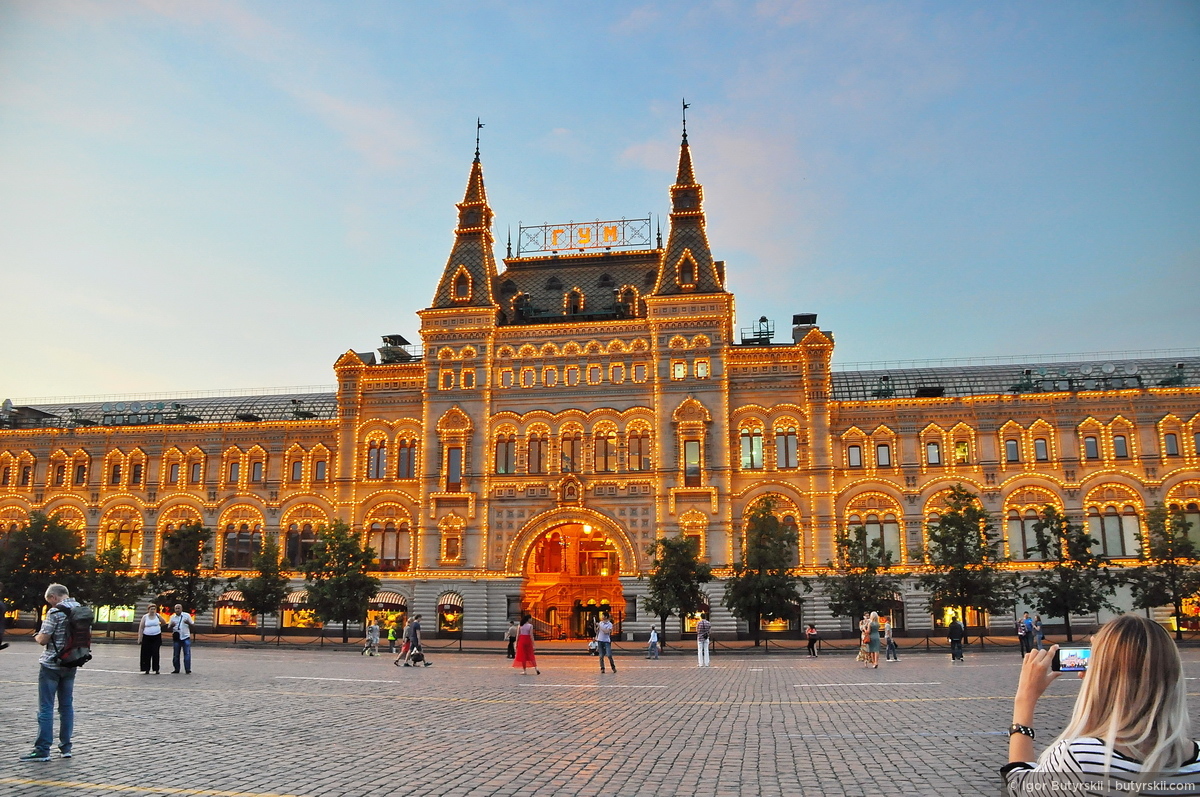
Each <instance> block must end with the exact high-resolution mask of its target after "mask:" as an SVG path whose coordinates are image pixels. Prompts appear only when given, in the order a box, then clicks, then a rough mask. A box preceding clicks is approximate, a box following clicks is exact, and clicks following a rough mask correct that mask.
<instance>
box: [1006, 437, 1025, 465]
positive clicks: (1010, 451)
mask: <svg viewBox="0 0 1200 797" xmlns="http://www.w3.org/2000/svg"><path fill="white" fill-rule="evenodd" d="M1004 461H1005V462H1020V461H1021V441H1020V440H1016V439H1014V438H1009V439H1008V440H1005V441H1004Z"/></svg>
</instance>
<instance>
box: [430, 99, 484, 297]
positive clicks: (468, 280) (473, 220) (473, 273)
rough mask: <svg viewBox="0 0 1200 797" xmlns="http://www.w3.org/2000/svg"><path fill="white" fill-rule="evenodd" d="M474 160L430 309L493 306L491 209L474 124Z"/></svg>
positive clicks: (478, 125) (479, 123) (480, 125)
mask: <svg viewBox="0 0 1200 797" xmlns="http://www.w3.org/2000/svg"><path fill="white" fill-rule="evenodd" d="M475 124H476V128H475V160H474V161H472V162H471V176H470V177H469V178H468V179H467V190H466V192H465V193H464V194H463V201H462V202H460V203H459V204H458V205H457V207H458V227H457V229H455V231H454V248H453V249H451V250H450V258H449V259H448V260H447V261H446V268H445V269H444V270H443V272H442V279H441V281H440V282H439V283H438V288H437V293H436V294H434V297H433V305H432V306H433V307H435V308H436V307H495V306H496V302H495V300H494V299H493V297H492V283H493V282H494V281H495V279H496V260H495V256H494V255H493V253H492V243H493V242H494V239H493V238H492V215H493V214H492V209H491V207H490V206H489V205H488V201H487V191H486V190H485V189H484V187H483V164H482V163H480V160H479V129H480V128H481V127H483V124H482V123H481V122H479V121H478V120H476V122H475Z"/></svg>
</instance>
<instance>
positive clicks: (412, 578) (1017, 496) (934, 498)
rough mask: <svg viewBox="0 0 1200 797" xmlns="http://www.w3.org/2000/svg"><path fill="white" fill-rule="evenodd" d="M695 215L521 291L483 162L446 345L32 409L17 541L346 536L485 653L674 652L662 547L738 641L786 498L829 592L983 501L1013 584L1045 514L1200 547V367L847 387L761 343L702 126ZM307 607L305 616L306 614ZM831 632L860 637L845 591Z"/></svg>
mask: <svg viewBox="0 0 1200 797" xmlns="http://www.w3.org/2000/svg"><path fill="white" fill-rule="evenodd" d="M670 195H671V213H670V222H669V228H668V230H667V237H666V240H665V242H664V241H663V240H662V237H661V235H657V236H655V237H654V239H653V240H652V238H651V227H650V220H649V219H641V220H633V221H628V220H622V221H619V222H596V223H594V224H587V225H582V226H581V225H561V226H558V227H555V226H553V225H551V226H545V227H535V228H521V229H520V230H519V235H518V248H517V253H516V255H515V256H514V255H513V253H512V250H511V244H510V246H509V253H508V254H509V256H508V257H506V258H505V259H504V260H503V269H502V270H501V269H499V268H498V266H497V263H496V261H495V258H494V254H493V245H494V242H493V238H492V233H491V227H492V209H491V208H490V206H489V205H488V201H487V196H486V192H485V190H484V182H483V171H482V166H481V164H480V160H479V157H478V153H476V158H475V161H474V163H473V164H472V168H471V174H470V178H469V181H468V185H467V190H466V195H465V197H464V198H463V201H462V202H461V203H460V204H459V205H458V206H457V207H458V224H457V228H456V230H455V241H454V245H453V248H452V250H451V253H450V256H449V258H448V260H447V262H446V266H445V269H444V271H443V274H442V277H441V280H440V282H439V284H438V287H437V291H436V293H435V294H434V297H433V301H432V302H431V304H430V306H429V307H428V308H427V309H425V310H422V311H421V312H420V313H419V314H418V315H419V317H420V335H421V341H422V346H420V347H416V346H410V345H409V344H408V343H407V341H405V340H404V339H403V338H401V337H400V336H388V337H385V339H384V343H385V345H384V346H383V347H382V348H381V349H380V350H379V354H378V356H376V354H375V353H370V354H361V353H356V352H353V351H348V352H346V354H344V355H343V356H342V357H341V358H339V359H338V361H337V362H336V363H335V365H334V370H335V372H336V376H337V383H338V386H337V391H336V393H311V394H303V395H268V396H249V397H246V396H242V397H214V398H197V399H185V400H178V401H169V402H164V401H141V402H106V403H98V402H82V401H81V402H72V403H69V404H60V405H37V406H29V407H6V409H5V411H4V414H3V418H2V423H3V428H0V524H3V525H2V526H0V529H7V528H10V527H13V526H15V525H19V524H20V523H22V522H23V521H24V519H25V517H26V516H27V514H28V512H29V511H31V510H41V511H45V512H47V513H51V514H57V515H58V516H59V517H60V518H61V519H62V520H64V521H65V522H67V523H68V524H70V525H72V526H74V527H76V528H78V529H79V530H80V531H81V533H83V534H85V535H86V539H87V543H88V546H89V547H90V548H91V549H92V550H96V549H99V548H103V547H105V546H106V545H108V544H109V543H110V542H111V541H114V540H116V541H120V542H122V543H123V544H125V545H127V546H128V547H130V548H131V549H132V550H133V551H134V555H135V559H136V561H137V563H138V565H139V566H140V567H143V568H152V567H154V565H155V564H156V557H157V556H158V548H159V545H158V541H159V540H160V539H161V535H162V533H163V532H164V531H165V530H167V529H169V528H171V527H172V526H174V525H177V524H179V523H182V522H185V521H192V520H199V521H202V522H203V523H204V524H205V525H206V526H208V527H210V528H212V529H213V530H214V531H215V533H216V545H215V550H214V551H213V554H212V560H211V565H212V567H213V570H214V572H216V573H218V574H219V575H220V576H222V577H226V576H231V575H236V574H238V573H240V572H244V571H246V570H247V569H248V568H249V567H250V562H251V559H252V557H253V554H254V552H255V550H257V548H258V546H259V545H260V543H261V540H262V539H263V537H264V536H266V535H275V536H277V537H278V539H279V541H280V544H281V548H282V549H283V551H284V553H285V556H286V557H287V559H288V560H289V561H291V562H293V563H299V562H300V561H302V560H303V557H304V556H305V554H306V551H307V550H308V548H309V547H310V546H311V544H312V541H313V540H314V539H315V532H316V529H317V528H319V526H320V525H321V524H325V523H328V522H330V521H331V520H333V519H335V518H341V519H343V520H345V521H347V522H349V523H350V524H351V525H352V526H353V527H354V528H355V529H357V530H360V531H361V533H362V534H363V539H364V542H366V543H367V544H368V545H370V546H371V547H372V548H373V549H374V550H375V552H376V555H377V559H378V561H377V568H378V574H379V576H380V578H381V579H382V581H383V583H384V593H382V594H381V596H380V599H379V606H380V607H385V606H386V607H389V608H391V609H393V610H400V609H401V608H402V607H403V608H406V609H407V610H408V611H410V612H421V613H423V614H425V615H426V616H427V617H428V616H437V617H438V620H439V628H440V630H441V631H443V632H446V631H457V630H462V631H463V632H464V633H465V634H466V636H467V637H468V638H470V637H483V636H493V637H495V636H498V635H499V634H500V632H501V631H503V629H504V628H505V627H506V625H507V621H508V619H509V618H510V617H512V616H514V615H516V614H517V613H518V612H519V611H521V610H522V609H523V608H527V609H529V610H530V611H532V612H533V613H534V614H535V616H536V618H537V619H538V622H539V625H540V627H541V628H542V630H543V631H544V632H545V633H551V634H554V635H556V636H559V635H565V636H572V635H577V634H580V633H583V632H585V631H586V630H587V626H588V623H589V621H590V620H591V619H594V617H595V614H596V612H598V611H599V610H601V609H602V608H605V607H608V608H611V609H612V610H613V612H614V613H615V614H616V615H618V617H620V618H621V619H623V628H624V630H625V631H626V632H645V631H647V630H648V628H649V625H650V623H651V621H652V618H649V617H647V616H646V614H645V612H644V611H643V610H641V609H640V607H639V605H638V604H639V603H640V601H639V600H638V598H639V597H640V596H641V595H642V594H644V591H645V582H644V581H639V578H638V577H639V574H643V573H644V572H645V570H646V568H647V566H648V559H649V557H648V555H647V553H646V548H647V546H648V545H649V544H651V543H652V542H653V540H654V539H655V538H656V537H659V536H662V535H677V534H682V535H688V536H691V537H694V538H695V539H696V540H697V542H698V544H699V547H700V552H701V555H702V556H703V557H704V558H705V559H706V560H707V561H708V562H709V563H711V564H712V565H713V566H714V568H715V569H716V572H717V574H718V576H719V577H718V579H717V580H716V581H714V582H713V583H712V584H710V585H709V588H708V595H709V603H710V605H711V610H712V613H713V619H714V624H715V627H716V630H717V631H718V632H721V633H724V634H732V633H733V632H735V631H736V630H737V623H736V622H735V621H734V619H733V618H732V617H731V616H730V615H729V614H728V612H727V611H726V610H725V609H723V608H722V607H721V605H720V603H721V600H720V599H721V596H722V593H723V586H722V581H721V578H720V576H725V575H728V573H729V567H730V564H731V563H732V562H733V561H735V557H737V556H738V555H739V551H740V550H741V546H742V539H741V529H742V526H743V517H744V515H745V513H746V512H747V510H748V508H749V507H751V506H752V505H753V504H754V503H755V502H757V501H759V500H760V499H763V498H766V497H771V498H773V499H774V500H775V502H776V511H777V512H778V513H779V516H780V518H781V519H782V520H783V522H784V523H786V524H789V525H792V526H794V527H795V529H796V530H797V532H798V535H799V539H800V544H799V546H798V550H797V551H796V567H797V568H798V570H799V571H800V572H802V573H804V574H810V575H811V574H815V573H816V572H818V571H819V569H820V567H821V566H822V565H823V564H825V563H826V562H828V561H829V560H830V559H831V558H832V557H833V555H834V538H835V534H836V533H837V531H838V530H839V529H845V528H851V527H857V526H860V525H861V526H865V527H866V529H867V530H868V533H869V534H870V535H871V536H872V537H878V538H881V539H882V540H883V542H884V544H885V545H886V547H887V548H888V549H889V550H890V551H891V552H892V553H893V555H894V557H895V559H896V561H897V562H899V563H901V565H902V566H904V567H907V568H912V567H916V566H919V564H920V557H921V550H922V542H923V534H924V528H925V524H926V523H927V522H928V521H929V520H930V519H933V518H936V516H937V513H938V512H939V511H940V510H941V509H942V503H941V502H942V499H943V497H944V495H945V492H946V491H947V490H948V489H949V488H950V487H951V486H952V485H955V484H963V485H964V486H967V487H968V488H970V489H971V490H972V491H974V492H977V493H979V494H980V495H981V496H982V499H983V502H984V504H985V506H986V508H987V509H988V510H989V511H990V512H991V513H992V514H993V516H994V517H995V518H996V520H997V522H998V523H999V524H1000V526H1001V528H1002V530H1003V532H1004V535H1005V541H1006V542H1005V545H1006V551H1007V553H1008V554H1009V555H1011V556H1012V558H1013V559H1014V560H1015V562H1014V564H1013V565H1012V566H1013V567H1018V568H1019V567H1030V566H1036V563H1026V562H1025V555H1024V550H1025V548H1026V546H1027V544H1028V542H1027V541H1028V539H1029V535H1030V534H1031V533H1032V529H1031V524H1032V521H1031V520H1030V517H1031V515H1032V513H1034V512H1036V511H1037V510H1038V509H1039V508H1041V507H1042V506H1044V505H1046V504H1053V505H1055V506H1058V507H1059V508H1061V509H1063V510H1065V511H1066V512H1068V513H1069V514H1071V515H1072V516H1074V517H1077V518H1082V519H1084V520H1085V522H1087V523H1088V524H1089V526H1090V528H1091V529H1092V532H1093V534H1094V536H1096V537H1097V538H1098V539H1099V540H1100V548H1101V550H1102V551H1103V552H1104V554H1105V555H1107V556H1110V557H1112V558H1113V559H1115V560H1118V561H1119V560H1126V559H1128V558H1129V557H1131V556H1134V555H1136V534H1137V530H1138V528H1139V524H1140V523H1141V522H1142V519H1143V518H1144V514H1145V511H1146V509H1147V507H1148V506H1149V505H1152V504H1154V503H1156V502H1160V501H1162V502H1166V503H1168V504H1176V505H1179V506H1180V507H1181V508H1182V509H1184V510H1185V511H1186V512H1188V513H1189V515H1190V516H1191V517H1190V519H1191V520H1192V521H1193V522H1194V524H1195V527H1194V533H1198V534H1200V509H1198V508H1197V507H1198V506H1200V387H1198V385H1200V357H1196V356H1188V357H1172V358H1145V359H1138V360H1128V359H1126V360H1117V361H1102V360H1101V361H1096V362H1084V361H1077V362H1054V363H1042V364H1022V363H1015V364H1012V365H981V366H963V367H938V368H891V369H886V370H838V371H835V370H833V369H832V368H831V357H832V353H833V348H834V342H833V337H832V335H831V334H830V333H829V332H827V331H825V330H822V329H820V328H819V327H818V326H817V325H816V318H815V316H807V315H797V316H795V317H794V319H793V325H792V328H791V340H790V341H787V342H782V343H781V342H776V341H775V340H774V339H773V337H774V333H773V329H772V328H771V326H770V323H769V322H767V321H766V320H765V319H764V320H763V321H761V322H760V323H759V324H757V325H755V326H754V327H753V328H751V329H749V330H742V331H739V330H736V329H735V327H734V300H733V294H732V293H730V292H729V291H728V289H727V287H726V279H725V268H724V263H723V262H721V261H718V260H715V259H714V258H713V255H712V252H711V250H710V247H709V241H708V238H707V235H706V232H705V217H704V211H703V202H702V200H703V192H702V188H701V186H700V185H699V184H698V183H697V182H696V180H695V177H694V174H693V168H692V161H691V155H690V150H689V147H688V143H687V138H686V135H685V136H684V140H683V143H682V146H681V151H680V159H679V166H678V174H677V178H676V181H675V184H674V185H672V186H671V188H670ZM301 588H302V585H301V584H299V583H298V584H297V590H300V589H301ZM924 600H925V596H924V595H923V594H922V593H920V592H919V590H917V589H916V587H915V585H910V586H909V587H906V589H905V591H904V592H903V594H901V595H898V596H897V601H896V602H895V605H893V606H888V607H880V608H881V610H883V611H891V612H892V613H893V615H894V616H896V618H897V620H898V621H899V623H900V624H901V627H903V628H906V629H908V630H913V631H920V630H923V629H929V628H932V627H933V626H934V623H935V621H936V619H935V618H934V617H933V616H931V615H930V613H929V612H928V611H927V610H926V609H925V607H924ZM1119 600H1123V601H1124V602H1125V603H1126V604H1128V596H1127V595H1126V596H1119ZM1021 608H1022V607H1018V611H1019V610H1020V609H1021ZM287 609H288V610H287V611H286V612H284V613H283V622H284V624H285V625H303V624H304V623H305V622H307V620H306V618H305V616H304V611H303V604H302V601H301V598H300V597H299V596H297V597H295V598H293V599H292V600H291V601H290V602H289V604H288V606H287ZM222 612H225V613H226V614H225V615H222ZM803 612H804V615H803V618H802V620H803V622H816V623H817V624H818V626H819V627H821V628H823V629H829V630H832V629H834V628H837V627H839V626H840V627H844V628H849V621H848V620H845V619H840V618H832V617H830V615H829V612H828V609H827V606H826V605H825V603H824V600H823V598H822V597H821V596H820V594H819V593H814V594H812V595H810V596H808V598H807V599H806V602H805V604H804V607H803ZM214 619H215V620H216V622H217V623H218V624H219V625H229V624H230V623H237V622H242V621H244V619H245V618H243V617H239V616H238V612H237V611H236V610H233V609H218V610H217V612H216V617H215V618H214ZM1093 619H1095V618H1093ZM1047 620H1048V622H1049V621H1050V619H1049V618H1047ZM1081 620H1082V621H1083V622H1086V618H1081ZM992 621H993V622H994V623H997V624H1000V625H1005V626H1007V625H1008V624H1010V623H1011V618H1007V617H1006V618H992Z"/></svg>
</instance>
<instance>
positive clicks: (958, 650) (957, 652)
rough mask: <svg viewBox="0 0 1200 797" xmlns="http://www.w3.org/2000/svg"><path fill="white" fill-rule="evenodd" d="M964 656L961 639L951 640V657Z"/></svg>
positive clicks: (959, 657)
mask: <svg viewBox="0 0 1200 797" xmlns="http://www.w3.org/2000/svg"><path fill="white" fill-rule="evenodd" d="M962 657H963V648H962V640H961V639H951V640H950V658H951V659H961V658H962Z"/></svg>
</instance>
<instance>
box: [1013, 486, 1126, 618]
mask: <svg viewBox="0 0 1200 797" xmlns="http://www.w3.org/2000/svg"><path fill="white" fill-rule="evenodd" d="M1033 533H1034V535H1035V543H1034V546H1033V548H1031V549H1030V550H1028V551H1025V552H1024V553H1025V555H1026V556H1034V555H1035V554H1036V558H1037V559H1039V560H1040V565H1039V567H1038V569H1037V570H1036V571H1034V572H1033V573H1032V574H1030V575H1027V576H1025V577H1024V579H1023V580H1022V585H1023V587H1024V588H1025V589H1028V590H1029V593H1030V597H1031V598H1032V599H1033V607H1034V608H1035V609H1036V610H1037V611H1038V612H1040V613H1041V614H1044V615H1047V616H1049V617H1061V618H1063V622H1064V623H1065V624H1066V627H1067V641H1068V642H1071V641H1072V639H1073V637H1072V633H1071V615H1072V614H1090V613H1092V612H1098V611H1100V610H1101V609H1114V608H1116V607H1115V606H1114V605H1113V603H1112V601H1111V600H1109V598H1110V597H1112V594H1113V592H1114V591H1115V590H1116V579H1115V578H1114V577H1113V576H1112V574H1110V573H1109V570H1108V561H1107V560H1106V559H1104V558H1103V557H1101V556H1097V555H1096V553H1095V552H1094V551H1093V546H1094V545H1096V544H1097V542H1098V541H1097V540H1096V539H1095V538H1094V537H1092V536H1091V535H1090V534H1088V533H1087V530H1086V529H1084V527H1083V526H1081V525H1079V524H1078V523H1072V522H1070V520H1068V519H1067V517H1066V515H1063V514H1062V513H1060V512H1059V511H1058V510H1057V509H1055V508H1054V507H1053V506H1049V505H1048V506H1046V508H1045V509H1043V510H1042V512H1041V515H1040V516H1039V517H1038V519H1037V522H1035V523H1034V524H1033Z"/></svg>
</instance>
